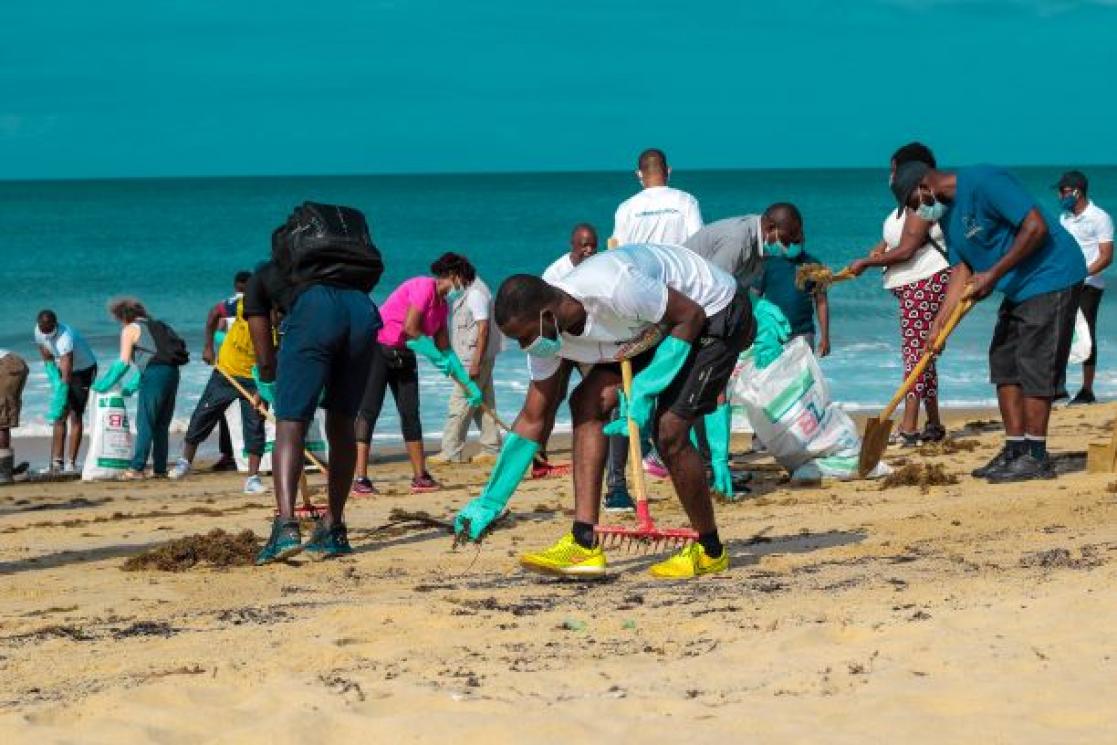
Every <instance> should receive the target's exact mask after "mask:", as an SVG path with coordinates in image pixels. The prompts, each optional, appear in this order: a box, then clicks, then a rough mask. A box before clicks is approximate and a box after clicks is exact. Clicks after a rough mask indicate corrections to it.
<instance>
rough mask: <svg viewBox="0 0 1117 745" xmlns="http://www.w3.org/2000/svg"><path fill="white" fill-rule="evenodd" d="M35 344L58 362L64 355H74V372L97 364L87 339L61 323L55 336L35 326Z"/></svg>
mask: <svg viewBox="0 0 1117 745" xmlns="http://www.w3.org/2000/svg"><path fill="white" fill-rule="evenodd" d="M35 343H36V344H38V345H39V346H40V347H42V348H43V349H45V350H46V351H47V353H48V354H50V355H51V356H52V357H54V360H55V361H56V362H57V361H58V360H60V359H62V356H63V355H66V354H70V353H71V352H73V354H74V367H73V369H74V370H88V369H89V368H91V367H93V366H94V365H96V364H97V358H96V357H94V356H93V349H92V348H91V347H90V346H89V343H88V342H86V340H85V338H84V337H83V336H82V335H81V334H79V333H78V332H77V331H74V330H73V329H72V328H70V327H69V326H67V325H66V324H64V323H59V324H58V327H57V328H56V329H55V330H54V334H53V335H51V336H47V335H46V334H44V333H43V332H42V331H40V330H39V326H38V324H36V325H35Z"/></svg>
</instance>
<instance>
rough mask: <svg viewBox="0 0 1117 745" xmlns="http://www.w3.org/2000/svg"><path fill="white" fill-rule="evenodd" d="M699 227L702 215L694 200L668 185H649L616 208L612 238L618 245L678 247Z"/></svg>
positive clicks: (696, 201)
mask: <svg viewBox="0 0 1117 745" xmlns="http://www.w3.org/2000/svg"><path fill="white" fill-rule="evenodd" d="M701 228H702V212H701V211H700V210H699V209H698V200H697V199H695V198H694V197H692V196H691V195H690V194H687V193H686V192H685V191H679V190H678V189H672V188H671V187H670V186H652V187H649V188H647V189H644V190H643V191H641V192H639V193H638V194H635V195H633V196H631V197H629V198H628V199H626V200H625V201H624V202H622V203H621V206H620V207H617V214H616V218H615V221H614V223H613V237H614V238H616V239H617V242H618V243H619V244H620V245H622V246H625V245H628V244H630V243H661V244H662V243H670V244H672V245H680V246H681V245H682V244H683V242H684V241H685V240H686V239H687V238H689V237H691V236H692V235H694V234H695V233H697V232H698V231H699V230H700V229H701Z"/></svg>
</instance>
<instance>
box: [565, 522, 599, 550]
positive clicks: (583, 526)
mask: <svg viewBox="0 0 1117 745" xmlns="http://www.w3.org/2000/svg"><path fill="white" fill-rule="evenodd" d="M570 532H571V533H573V534H574V542H575V543H577V544H578V545H579V546H581V547H582V548H593V544H594V540H593V523H581V522H578V521H577V520H575V521H574V527H573V528H571V529H570Z"/></svg>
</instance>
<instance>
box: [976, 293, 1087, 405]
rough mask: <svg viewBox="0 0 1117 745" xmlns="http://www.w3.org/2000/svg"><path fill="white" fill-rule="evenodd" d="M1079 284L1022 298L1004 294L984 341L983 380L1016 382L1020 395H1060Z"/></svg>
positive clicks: (1004, 382) (1039, 396)
mask: <svg viewBox="0 0 1117 745" xmlns="http://www.w3.org/2000/svg"><path fill="white" fill-rule="evenodd" d="M1081 292H1082V284H1081V283H1079V284H1076V285H1073V286H1071V287H1068V288H1066V289H1065V290H1058V291H1056V292H1045V293H1043V294H1042V295H1036V296H1035V297H1031V298H1028V299H1027V300H1024V301H1023V302H1019V303H1017V302H1013V301H1011V300H1009V299H1008V298H1005V300H1004V302H1003V303H1001V308H1000V310H999V311H998V312H997V327H996V328H995V329H994V330H993V341H992V342H991V343H990V344H989V380H990V382H992V383H993V385H998V386H999V385H1018V386H1020V387H1021V388H1022V389H1023V392H1024V395H1025V396H1031V397H1034V398H1059V397H1062V396H1065V395H1066V378H1067V358H1068V357H1070V343H1071V339H1073V338H1074V317H1075V314H1077V312H1078V297H1079V295H1080V294H1081Z"/></svg>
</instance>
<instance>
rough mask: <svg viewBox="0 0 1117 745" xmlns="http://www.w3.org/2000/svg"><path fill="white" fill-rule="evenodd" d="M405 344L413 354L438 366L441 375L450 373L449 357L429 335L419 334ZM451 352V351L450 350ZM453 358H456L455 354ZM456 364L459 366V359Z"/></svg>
mask: <svg viewBox="0 0 1117 745" xmlns="http://www.w3.org/2000/svg"><path fill="white" fill-rule="evenodd" d="M406 346H407V348H408V349H410V350H411V351H412V352H414V353H415V354H421V355H423V356H424V357H426V358H427V359H428V360H430V361H431V364H432V365H434V366H435V367H436V368H438V371H439V372H441V373H442V374H443V375H449V374H450V358H449V356H448V355H447V354H446V352H443V351H442V350H441V349H439V348H438V345H437V344H435V343H434V339H432V338H430V337H429V336H420V337H419V338H418V339H409V340H408V341H407V342H406ZM451 354H453V353H452V352H451ZM454 358H455V359H457V355H456V354H455V355H454ZM458 366H459V367H460V366H461V360H458ZM467 379H468V376H467Z"/></svg>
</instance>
